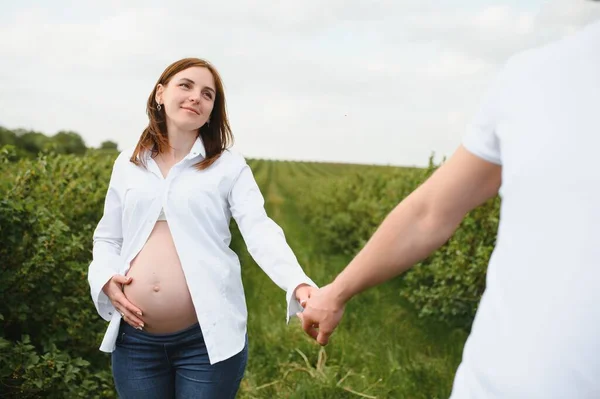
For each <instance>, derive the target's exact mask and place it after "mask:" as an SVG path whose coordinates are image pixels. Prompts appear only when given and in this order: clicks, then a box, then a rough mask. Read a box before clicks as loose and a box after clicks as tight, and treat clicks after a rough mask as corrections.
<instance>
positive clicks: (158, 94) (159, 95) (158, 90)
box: [154, 83, 165, 104]
mask: <svg viewBox="0 0 600 399" xmlns="http://www.w3.org/2000/svg"><path fill="white" fill-rule="evenodd" d="M164 90H165V87H164V86H163V85H162V84H160V83H159V84H158V86H156V95H155V96H154V101H156V103H157V104H162V94H163V91H164Z"/></svg>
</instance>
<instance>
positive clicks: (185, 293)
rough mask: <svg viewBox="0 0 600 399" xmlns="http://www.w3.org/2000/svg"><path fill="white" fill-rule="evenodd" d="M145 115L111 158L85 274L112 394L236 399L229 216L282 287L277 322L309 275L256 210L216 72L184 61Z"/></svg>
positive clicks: (311, 286)
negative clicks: (139, 129) (102, 330)
mask: <svg viewBox="0 0 600 399" xmlns="http://www.w3.org/2000/svg"><path fill="white" fill-rule="evenodd" d="M146 112H147V114H148V117H149V124H148V126H147V127H146V129H145V130H144V131H143V133H142V135H141V137H140V140H139V142H138V143H137V145H136V146H135V148H131V149H129V150H125V151H123V152H122V153H121V154H119V156H118V157H117V159H116V161H115V163H114V165H113V169H112V174H111V178H110V182H109V187H108V191H107V194H106V200H105V204H104V214H103V216H102V219H101V220H100V222H99V223H98V226H97V228H96V230H95V232H94V247H93V260H92V263H91V264H90V267H89V274H88V281H89V284H90V289H91V295H92V299H93V301H94V304H95V306H96V309H97V310H98V313H99V314H100V315H101V316H102V318H104V319H105V320H106V321H109V322H110V323H109V325H108V328H107V331H106V334H105V336H104V340H103V342H102V344H101V346H100V350H102V351H105V352H111V353H112V371H113V377H114V381H115V386H116V389H117V392H118V394H119V396H120V397H122V398H219V399H221V398H225V399H226V398H234V397H235V395H236V392H237V391H238V389H239V385H240V381H241V379H242V377H243V374H244V370H245V367H246V363H247V353H248V338H247V333H246V319H247V310H246V302H245V297H244V288H243V286H242V279H241V272H240V263H239V259H238V257H237V255H236V254H235V253H234V252H233V251H232V250H231V249H230V247H229V244H230V241H231V233H230V230H229V225H230V220H231V218H232V217H233V218H234V219H235V221H236V222H237V224H238V226H239V229H240V232H241V234H242V236H243V238H244V241H245V242H246V245H247V248H248V250H249V252H250V254H251V255H252V257H253V258H254V259H255V260H256V262H257V263H258V265H259V266H260V267H261V268H262V269H263V270H264V271H265V272H266V273H267V275H269V277H270V278H271V279H272V280H273V281H274V282H275V283H276V284H277V285H278V286H279V287H280V288H282V289H283V290H285V291H286V301H287V320H288V321H289V317H290V316H292V315H295V314H296V313H297V312H299V311H301V310H302V306H304V303H305V302H306V300H308V298H309V297H310V296H311V293H312V292H314V290H316V289H317V288H316V285H315V283H314V282H313V281H312V280H311V279H310V278H309V277H307V276H306V275H305V273H304V272H303V270H302V268H301V267H300V265H299V264H298V262H297V260H296V257H295V256H294V254H293V252H292V250H291V249H290V247H289V246H288V244H287V242H286V240H285V236H284V234H283V231H282V230H281V228H280V227H279V226H278V225H277V224H276V223H275V222H273V220H271V219H270V218H269V217H268V216H267V214H266V212H265V209H264V201H263V197H262V195H261V192H260V190H259V188H258V186H257V184H256V181H255V180H254V177H253V175H252V172H251V170H250V168H249V166H248V164H247V163H246V161H245V159H244V158H243V157H242V156H241V155H239V154H236V153H235V152H233V151H232V150H230V149H229V144H230V143H231V141H232V134H231V130H230V127H229V122H228V119H227V114H226V107H225V95H224V91H223V85H222V82H221V79H220V77H219V74H218V72H217V71H216V70H215V68H214V67H213V66H212V65H211V64H209V63H208V62H206V61H204V60H200V59H196V58H186V59H183V60H180V61H177V62H175V63H173V64H172V65H170V66H169V67H167V68H166V69H165V71H164V72H163V73H162V75H161V76H160V78H159V80H158V82H157V84H156V85H155V86H154V88H153V90H152V92H151V94H150V97H149V98H148V103H147V108H146Z"/></svg>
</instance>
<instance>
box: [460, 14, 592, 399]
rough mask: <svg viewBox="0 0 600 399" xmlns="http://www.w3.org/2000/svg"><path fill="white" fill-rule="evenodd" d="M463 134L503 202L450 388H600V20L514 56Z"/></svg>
mask: <svg viewBox="0 0 600 399" xmlns="http://www.w3.org/2000/svg"><path fill="white" fill-rule="evenodd" d="M464 146H465V147H466V148H467V149H468V150H469V151H471V152H472V153H474V154H475V155H477V156H479V157H481V158H483V159H485V160H488V161H490V162H493V163H497V164H501V165H502V185H501V188H500V195H501V198H502V204H501V210H500V215H501V219H500V225H499V230H498V237H497V242H496V246H495V250H494V252H493V254H492V256H491V259H490V263H489V267H488V271H487V283H486V290H485V293H484V294H483V297H482V299H481V303H480V306H479V308H478V311H477V315H476V317H475V320H474V324H473V328H472V331H471V334H470V336H469V338H468V340H467V342H466V345H465V348H464V353H463V360H462V363H461V365H460V366H459V368H458V371H457V374H456V378H455V381H454V386H453V393H452V396H451V397H452V399H467V398H469V399H470V398H477V399H481V398H484V399H487V398H503V399H504V398H528V399H536V398H540V399H542V398H543V399H552V398H556V399H559V398H560V399H567V398H569V399H570V398H577V399H587V398H600V166H599V162H598V159H599V154H600V22H597V23H595V24H594V25H591V26H589V27H588V28H587V29H585V30H582V31H580V32H579V33H577V34H576V35H575V36H571V37H568V38H566V39H563V40H561V41H557V42H554V43H552V44H550V45H546V46H544V47H540V48H537V49H533V50H528V51H526V52H523V53H521V54H518V55H516V56H514V57H512V58H511V59H510V60H509V62H508V63H507V65H506V66H505V68H504V69H503V70H502V72H501V73H500V74H499V76H498V78H497V80H496V82H495V84H494V85H493V86H492V88H491V90H490V91H489V93H488V96H487V97H486V100H485V101H484V104H483V107H482V109H481V110H480V112H479V113H478V115H477V116H476V118H475V120H474V123H473V124H472V126H471V128H470V130H469V132H468V133H467V135H466V136H465V138H464Z"/></svg>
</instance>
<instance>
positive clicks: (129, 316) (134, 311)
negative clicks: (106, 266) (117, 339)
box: [102, 274, 144, 330]
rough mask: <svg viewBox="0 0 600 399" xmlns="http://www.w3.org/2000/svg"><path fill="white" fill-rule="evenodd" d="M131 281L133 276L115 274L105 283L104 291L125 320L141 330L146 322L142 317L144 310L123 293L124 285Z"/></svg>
mask: <svg viewBox="0 0 600 399" xmlns="http://www.w3.org/2000/svg"><path fill="white" fill-rule="evenodd" d="M131 281H132V279H131V277H125V276H122V275H120V274H115V275H114V276H112V278H111V279H110V280H108V283H106V284H105V285H104V287H103V288H102V291H104V293H105V294H106V296H107V297H108V298H109V299H110V301H111V303H112V304H113V306H114V307H115V309H117V312H119V313H121V316H122V317H123V320H125V322H127V324H129V325H130V326H131V327H133V328H137V329H138V330H141V329H142V328H144V322H143V320H142V319H141V317H142V311H141V310H140V309H138V308H137V307H135V306H133V304H132V303H131V302H129V301H128V300H127V297H125V294H123V285H125V284H130V283H131Z"/></svg>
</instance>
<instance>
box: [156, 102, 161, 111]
mask: <svg viewBox="0 0 600 399" xmlns="http://www.w3.org/2000/svg"><path fill="white" fill-rule="evenodd" d="M161 108H162V107H161V106H160V103H158V105H157V106H156V109H157V110H159V111H160V109H161Z"/></svg>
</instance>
